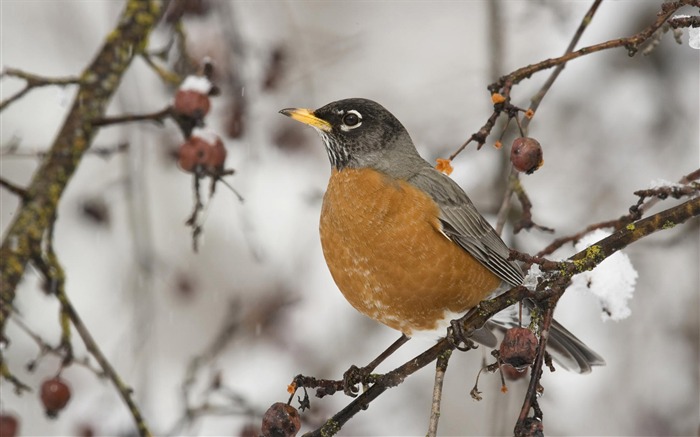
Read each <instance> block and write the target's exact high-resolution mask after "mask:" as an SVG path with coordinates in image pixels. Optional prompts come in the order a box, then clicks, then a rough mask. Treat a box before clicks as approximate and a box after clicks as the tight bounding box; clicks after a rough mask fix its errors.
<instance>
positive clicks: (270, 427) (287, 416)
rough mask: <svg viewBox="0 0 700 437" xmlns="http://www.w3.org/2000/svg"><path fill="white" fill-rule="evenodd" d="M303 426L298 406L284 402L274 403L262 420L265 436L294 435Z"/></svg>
mask: <svg viewBox="0 0 700 437" xmlns="http://www.w3.org/2000/svg"><path fill="white" fill-rule="evenodd" d="M300 428H301V417H299V412H298V411H297V409H296V408H294V407H292V406H291V405H287V404H285V403H283V402H277V403H274V404H272V406H271V407H270V408H268V410H267V411H266V412H265V415H264V416H263V420H262V430H261V431H262V435H263V436H264V437H293V436H295V435H297V433H298V432H299V429H300Z"/></svg>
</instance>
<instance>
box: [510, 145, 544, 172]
mask: <svg viewBox="0 0 700 437" xmlns="http://www.w3.org/2000/svg"><path fill="white" fill-rule="evenodd" d="M510 162H512V163H513V166H514V167H515V169H516V170H518V171H522V172H525V173H527V174H532V173H533V172H534V171H535V170H537V169H538V168H540V167H542V164H544V159H543V158H542V146H540V143H539V142H537V140H536V139H534V138H530V137H519V138H516V139H514V140H513V145H512V146H511V149H510Z"/></svg>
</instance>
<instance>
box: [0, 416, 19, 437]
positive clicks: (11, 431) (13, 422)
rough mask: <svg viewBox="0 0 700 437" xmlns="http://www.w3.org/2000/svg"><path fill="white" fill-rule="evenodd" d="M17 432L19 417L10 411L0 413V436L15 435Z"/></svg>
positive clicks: (11, 436) (12, 436)
mask: <svg viewBox="0 0 700 437" xmlns="http://www.w3.org/2000/svg"><path fill="white" fill-rule="evenodd" d="M18 434H19V419H17V417H15V416H14V415H12V414H10V413H0V436H1V437H15V436H16V435H18Z"/></svg>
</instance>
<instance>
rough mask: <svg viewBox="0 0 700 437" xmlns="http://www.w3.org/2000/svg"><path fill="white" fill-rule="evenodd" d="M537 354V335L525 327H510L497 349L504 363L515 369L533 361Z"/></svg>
mask: <svg viewBox="0 0 700 437" xmlns="http://www.w3.org/2000/svg"><path fill="white" fill-rule="evenodd" d="M536 355H537V337H535V334H533V333H532V331H530V330H529V329H527V328H510V329H509V330H507V331H506V335H505V337H503V341H502V342H501V346H500V348H499V350H498V356H499V358H500V359H501V361H502V362H503V363H504V364H509V365H511V366H513V367H515V368H516V369H524V368H525V367H527V366H529V365H530V364H532V363H533V362H534V361H535V356H536Z"/></svg>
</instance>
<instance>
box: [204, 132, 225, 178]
mask: <svg viewBox="0 0 700 437" xmlns="http://www.w3.org/2000/svg"><path fill="white" fill-rule="evenodd" d="M225 161H226V148H225V147H224V143H223V141H221V138H219V137H216V143H214V145H212V146H210V147H209V156H208V159H207V161H206V163H205V164H206V166H207V169H208V170H209V171H210V172H211V173H220V172H221V171H222V170H223V169H224V162H225Z"/></svg>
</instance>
